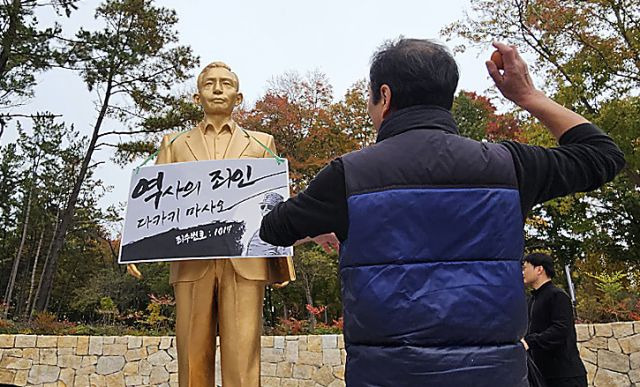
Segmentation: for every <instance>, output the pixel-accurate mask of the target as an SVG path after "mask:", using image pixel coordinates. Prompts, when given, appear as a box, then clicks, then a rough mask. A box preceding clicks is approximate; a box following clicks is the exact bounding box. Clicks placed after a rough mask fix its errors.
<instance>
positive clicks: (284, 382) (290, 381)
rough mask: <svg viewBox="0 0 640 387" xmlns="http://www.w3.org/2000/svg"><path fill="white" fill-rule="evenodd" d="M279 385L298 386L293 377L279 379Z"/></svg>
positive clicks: (283, 386) (285, 386) (286, 386)
mask: <svg viewBox="0 0 640 387" xmlns="http://www.w3.org/2000/svg"><path fill="white" fill-rule="evenodd" d="M280 386H281V387H298V381H297V380H295V379H282V380H281V381H280Z"/></svg>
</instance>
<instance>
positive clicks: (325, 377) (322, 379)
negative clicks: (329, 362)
mask: <svg viewBox="0 0 640 387" xmlns="http://www.w3.org/2000/svg"><path fill="white" fill-rule="evenodd" d="M311 379H313V381H314V382H316V383H318V384H320V385H322V386H328V385H329V384H330V383H331V382H333V381H334V380H335V379H336V378H335V376H333V372H332V369H331V367H329V366H324V367H321V368H319V369H318V370H316V371H315V372H314V373H313V375H312V376H311Z"/></svg>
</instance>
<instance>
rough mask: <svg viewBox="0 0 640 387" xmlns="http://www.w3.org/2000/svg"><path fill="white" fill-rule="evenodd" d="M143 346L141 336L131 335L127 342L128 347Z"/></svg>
mask: <svg viewBox="0 0 640 387" xmlns="http://www.w3.org/2000/svg"><path fill="white" fill-rule="evenodd" d="M140 347H142V337H140V336H130V337H129V341H128V342H127V348H128V349H134V348H140Z"/></svg>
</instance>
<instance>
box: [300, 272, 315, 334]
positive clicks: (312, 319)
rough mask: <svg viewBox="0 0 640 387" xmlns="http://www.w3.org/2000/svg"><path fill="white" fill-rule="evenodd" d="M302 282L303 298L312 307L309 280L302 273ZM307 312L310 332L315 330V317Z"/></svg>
mask: <svg viewBox="0 0 640 387" xmlns="http://www.w3.org/2000/svg"><path fill="white" fill-rule="evenodd" d="M302 282H303V283H304V296H305V298H306V299H307V304H308V305H311V306H313V297H312V296H311V284H310V283H309V278H308V277H307V275H306V274H305V273H304V271H302ZM308 312H309V323H310V324H311V332H313V331H315V330H316V323H317V322H316V315H315V314H313V313H311V311H308Z"/></svg>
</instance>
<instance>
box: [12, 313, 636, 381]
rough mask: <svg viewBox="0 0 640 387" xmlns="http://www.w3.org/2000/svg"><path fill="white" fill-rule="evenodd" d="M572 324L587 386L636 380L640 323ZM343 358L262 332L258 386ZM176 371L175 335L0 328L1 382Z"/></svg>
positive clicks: (166, 376) (334, 349)
mask: <svg viewBox="0 0 640 387" xmlns="http://www.w3.org/2000/svg"><path fill="white" fill-rule="evenodd" d="M576 329H577V334H578V347H579V349H580V355H581V356H582V359H583V360H584V363H585V366H586V368H587V372H588V379H589V385H591V386H597V387H609V386H611V387H613V386H615V387H622V386H640V322H635V323H614V324H589V325H577V326H576ZM345 359H346V352H345V350H344V341H343V338H342V336H341V335H323V336H264V337H262V385H263V386H264V387H272V386H282V387H319V386H330V387H339V386H344V385H345V384H344V363H345ZM219 360H220V356H219V354H218V355H217V356H216V362H217V364H216V368H217V372H216V377H217V379H218V380H217V384H218V385H220V384H221V383H220V378H219V377H220V372H219V364H220V363H219ZM177 372H178V364H177V360H176V349H175V339H174V338H173V337H137V336H122V337H110V336H105V337H87V336H60V337H58V336H30V335H0V384H1V383H12V384H15V385H19V386H42V387H45V386H46V387H49V386H56V387H59V386H81V387H87V386H109V387H111V386H125V385H126V386H143V385H144V386H148V385H155V386H177V385H178V373H177Z"/></svg>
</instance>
